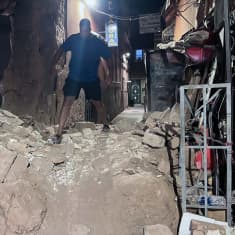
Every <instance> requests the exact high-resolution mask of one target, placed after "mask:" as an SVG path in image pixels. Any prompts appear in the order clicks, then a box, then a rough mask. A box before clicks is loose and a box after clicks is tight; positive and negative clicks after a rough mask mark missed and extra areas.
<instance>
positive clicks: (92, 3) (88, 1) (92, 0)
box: [84, 0, 97, 8]
mask: <svg viewBox="0 0 235 235" xmlns="http://www.w3.org/2000/svg"><path fill="white" fill-rule="evenodd" d="M84 2H85V3H86V4H87V5H88V6H89V7H91V8H95V7H97V0H84Z"/></svg>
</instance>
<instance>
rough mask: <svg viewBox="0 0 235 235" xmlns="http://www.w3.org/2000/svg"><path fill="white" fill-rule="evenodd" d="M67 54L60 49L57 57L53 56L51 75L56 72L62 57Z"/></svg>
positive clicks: (56, 54)
mask: <svg viewBox="0 0 235 235" xmlns="http://www.w3.org/2000/svg"><path fill="white" fill-rule="evenodd" d="M64 53H65V51H64V49H63V48H62V47H60V48H59V49H58V50H57V51H56V53H55V55H54V56H53V58H52V61H51V66H50V72H51V73H54V71H55V66H56V64H57V62H58V61H59V59H60V58H61V56H62V55H63V54H64Z"/></svg>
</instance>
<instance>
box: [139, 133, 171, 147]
mask: <svg viewBox="0 0 235 235" xmlns="http://www.w3.org/2000/svg"><path fill="white" fill-rule="evenodd" d="M165 142H166V141H165V138H164V137H162V136H159V135H155V134H153V133H149V132H145V135H144V138H143V143H144V144H146V145H149V146H150V147H152V148H163V147H164V146H165Z"/></svg>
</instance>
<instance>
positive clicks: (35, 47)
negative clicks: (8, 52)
mask: <svg viewBox="0 0 235 235" xmlns="http://www.w3.org/2000/svg"><path fill="white" fill-rule="evenodd" d="M64 10H65V0H40V1H38V0H21V1H18V3H17V6H16V10H15V15H14V22H13V25H14V29H13V42H12V43H13V54H12V57H11V61H10V65H9V67H8V69H7V70H6V72H5V75H4V81H3V83H4V90H5V103H4V107H5V108H6V109H8V110H10V111H12V112H14V113H16V114H18V115H26V114H27V115H32V116H34V117H36V118H37V119H38V120H39V121H46V122H50V121H51V117H52V115H53V112H54V111H55V104H54V103H55V100H54V99H53V97H54V96H53V95H52V94H53V92H54V90H55V85H54V84H55V82H54V78H52V77H51V76H50V74H49V65H50V62H51V58H52V55H53V54H54V52H55V50H56V49H57V47H58V45H59V44H61V43H62V42H63V40H64V37H65V35H64V32H65V30H64V23H65V18H64V17H65V12H64Z"/></svg>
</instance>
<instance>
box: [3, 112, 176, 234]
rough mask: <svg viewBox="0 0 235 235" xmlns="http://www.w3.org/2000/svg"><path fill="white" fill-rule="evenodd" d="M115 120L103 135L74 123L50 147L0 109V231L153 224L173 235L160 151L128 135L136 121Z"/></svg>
mask: <svg viewBox="0 0 235 235" xmlns="http://www.w3.org/2000/svg"><path fill="white" fill-rule="evenodd" d="M132 111H133V110H132ZM137 111H138V109H137ZM127 112H128V111H127ZM121 116H122V115H121ZM120 120H121V118H120V119H119V122H118V123H117V126H112V130H111V131H110V132H109V133H104V132H102V130H101V129H102V128H101V126H96V125H94V124H92V123H80V125H79V127H77V128H78V129H76V128H75V129H71V130H69V132H68V133H67V134H65V135H64V138H63V141H62V144H61V145H56V146H51V145H48V144H47V142H46V141H44V140H43V138H42V136H41V134H39V132H37V131H36V130H35V129H33V128H32V127H31V126H28V127H26V123H25V122H23V121H22V120H20V119H19V118H17V117H16V116H14V115H12V114H11V113H9V112H7V111H0V123H1V130H2V131H1V134H0V143H1V144H0V149H1V151H0V157H1V159H2V164H1V165H0V177H1V178H0V179H1V182H3V184H1V185H0V196H1V200H0V208H1V211H2V214H0V224H1V226H0V234H2V235H10V234H22V235H23V234H31V235H49V234H50V235H52V234H53V235H55V234H56V235H120V234H122V235H142V234H143V228H144V226H146V225H153V224H162V225H165V226H167V227H169V228H170V229H171V230H172V232H174V233H176V230H177V225H178V219H179V217H178V216H179V214H178V208H177V201H176V196H175V194H174V190H173V180H172V178H171V176H170V165H169V161H168V157H167V156H168V154H167V149H166V148H165V147H163V148H161V149H158V150H155V149H152V148H150V147H149V146H147V145H143V144H142V137H140V136H138V135H133V133H134V132H133V131H137V132H138V131H139V132H140V131H141V128H140V126H141V124H140V123H139V124H138V125H139V127H137V126H138V125H137V126H135V125H134V123H132V131H131V130H130V129H129V131H120V128H118V126H119V125H123V122H120ZM150 120H151V119H150ZM127 121H128V119H125V122H127ZM143 125H144V124H142V126H143ZM129 128H130V127H129ZM52 130H53V128H51V127H47V128H45V129H41V132H42V133H44V134H45V133H47V134H48V132H50V131H52ZM51 134H52V133H51ZM175 160H177V158H176V159H175ZM168 230H169V229H168Z"/></svg>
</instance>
